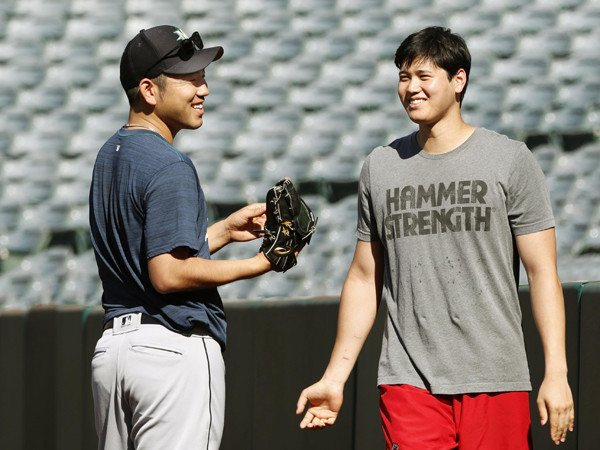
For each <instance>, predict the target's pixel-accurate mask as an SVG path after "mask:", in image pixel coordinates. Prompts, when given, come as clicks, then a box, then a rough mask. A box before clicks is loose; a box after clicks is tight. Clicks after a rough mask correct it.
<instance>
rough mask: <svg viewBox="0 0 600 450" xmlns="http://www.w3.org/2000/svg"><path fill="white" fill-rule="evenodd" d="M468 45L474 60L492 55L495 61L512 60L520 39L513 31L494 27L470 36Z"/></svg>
mask: <svg viewBox="0 0 600 450" xmlns="http://www.w3.org/2000/svg"><path fill="white" fill-rule="evenodd" d="M468 45H469V51H470V52H471V55H472V56H473V60H474V61H477V59H478V58H489V57H490V55H491V56H493V57H494V58H495V60H494V62H497V61H498V60H499V61H508V62H510V61H512V60H511V59H510V58H511V57H512V56H513V55H514V54H515V52H516V50H517V45H518V40H517V37H516V34H515V33H514V32H513V31H505V30H504V29H498V28H492V29H491V30H488V31H487V32H484V33H483V34H478V35H474V36H470V37H469V41H468ZM504 58H508V59H504Z"/></svg>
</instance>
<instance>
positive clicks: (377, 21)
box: [340, 9, 391, 38]
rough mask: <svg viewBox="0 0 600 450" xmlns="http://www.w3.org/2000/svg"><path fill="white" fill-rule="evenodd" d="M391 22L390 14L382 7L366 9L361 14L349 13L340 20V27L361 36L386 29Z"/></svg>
mask: <svg viewBox="0 0 600 450" xmlns="http://www.w3.org/2000/svg"><path fill="white" fill-rule="evenodd" d="M390 22H391V17H390V14H389V13H387V12H386V11H384V10H382V9H366V10H364V11H361V12H360V14H347V15H345V16H344V17H343V18H342V20H341V22H340V29H341V30H342V31H344V32H350V33H353V34H355V35H357V36H360V37H361V38H362V37H364V36H371V35H374V34H377V33H379V32H380V31H381V30H385V29H386V28H388V27H389V24H390Z"/></svg>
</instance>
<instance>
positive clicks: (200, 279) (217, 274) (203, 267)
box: [149, 253, 271, 294]
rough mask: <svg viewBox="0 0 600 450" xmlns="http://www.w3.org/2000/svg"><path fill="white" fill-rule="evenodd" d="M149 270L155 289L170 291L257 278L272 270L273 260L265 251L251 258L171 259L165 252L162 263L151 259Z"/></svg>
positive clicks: (161, 291) (202, 287)
mask: <svg viewBox="0 0 600 450" xmlns="http://www.w3.org/2000/svg"><path fill="white" fill-rule="evenodd" d="M149 270H150V278H151V280H152V284H153V285H154V287H155V289H156V290H157V291H158V292H160V293H163V294H166V293H172V292H180V291H189V290H196V289H206V288H211V287H216V286H221V285H223V284H227V283H230V282H232V281H236V280H242V279H247V278H253V277H256V276H259V275H262V274H264V273H266V272H268V271H269V270H271V263H270V262H269V261H268V260H267V258H265V256H264V255H263V254H262V253H259V254H258V255H256V256H254V257H253V258H249V259H243V260H225V261H221V260H209V259H203V258H196V257H187V258H168V257H167V256H166V255H165V257H164V258H162V259H161V260H160V261H159V262H158V264H156V261H152V260H151V261H150V264H149Z"/></svg>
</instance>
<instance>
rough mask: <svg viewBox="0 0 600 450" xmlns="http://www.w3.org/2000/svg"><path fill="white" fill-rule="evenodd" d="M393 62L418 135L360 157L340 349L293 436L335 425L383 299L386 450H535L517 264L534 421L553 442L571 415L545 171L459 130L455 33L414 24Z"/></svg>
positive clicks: (491, 138) (465, 66) (463, 73)
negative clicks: (523, 281)
mask: <svg viewBox="0 0 600 450" xmlns="http://www.w3.org/2000/svg"><path fill="white" fill-rule="evenodd" d="M395 64H396V66H397V67H398V69H399V85H398V93H399V96H400V100H401V102H402V104H403V106H404V107H405V109H406V111H407V114H408V116H409V118H410V119H411V120H412V121H413V122H415V123H416V124H418V125H419V130H418V131H417V132H415V133H413V134H411V135H409V136H405V137H403V138H400V139H397V140H395V141H394V142H392V143H391V144H389V145H387V146H382V147H378V148H376V149H375V150H374V151H373V152H372V153H371V154H370V155H369V156H368V157H367V158H366V160H365V163H364V166H363V169H362V172H361V176H360V182H359V198H358V202H359V217H358V226H357V233H356V234H357V237H358V242H357V246H356V252H355V256H354V260H353V262H352V265H351V267H350V269H349V272H348V276H347V278H346V281H345V283H344V288H343V290H342V298H341V303H340V315H339V322H338V334H337V338H336V343H335V347H334V349H333V352H332V355H331V360H330V363H329V365H328V367H327V369H326V371H325V373H324V375H323V377H322V379H321V380H320V381H319V382H318V383H316V384H314V385H312V386H310V387H308V388H306V389H305V390H304V391H303V392H302V394H301V396H300V399H299V401H298V408H297V412H298V414H300V413H302V412H303V411H304V409H305V406H306V403H307V402H310V404H311V407H310V408H309V409H308V411H307V412H306V414H305V416H304V419H303V420H302V422H301V427H302V428H305V427H307V428H323V427H325V426H327V425H332V424H333V423H334V421H335V419H336V417H337V414H338V411H339V409H340V407H341V404H342V395H343V388H344V384H345V382H346V380H347V378H348V376H349V374H350V372H351V370H352V368H353V366H354V364H355V362H356V359H357V357H358V354H359V352H360V349H361V348H362V345H363V344H364V341H365V339H366V337H367V335H368V333H369V331H370V329H371V327H372V325H373V322H374V319H375V316H376V312H377V308H378V306H379V302H380V299H381V298H382V296H383V293H385V295H384V296H383V297H385V301H386V306H387V316H386V326H385V332H384V336H383V345H382V352H381V358H380V362H379V376H378V385H379V386H380V390H381V398H380V405H381V415H382V423H383V431H384V434H385V437H386V441H387V446H388V448H390V449H392V448H409V449H410V448H418V449H425V448H454V446H455V445H456V444H458V442H459V441H460V446H461V449H469V448H498V449H501V448H511V449H521V448H523V449H527V448H531V442H530V439H529V438H528V435H529V427H530V418H529V406H528V392H527V391H529V390H530V389H531V384H530V380H529V373H528V369H527V360H526V355H525V348H524V343H523V335H522V330H521V311H520V308H519V302H518V297H517V287H518V279H517V275H516V274H518V270H519V257H520V258H521V261H522V262H523V265H524V267H525V269H526V271H527V275H528V278H529V284H530V289H531V298H532V307H533V311H534V315H535V320H536V323H537V325H538V329H539V332H540V336H541V339H542V342H543V346H544V352H545V358H546V375H545V378H544V381H543V383H542V385H541V387H540V390H539V395H538V405H539V409H540V418H541V421H542V424H544V423H546V422H547V421H548V420H549V421H550V433H551V438H552V439H553V441H554V442H556V443H560V442H561V441H564V440H565V438H566V433H567V430H572V429H573V420H574V413H573V400H572V395H571V391H570V388H569V385H568V382H567V376H566V375H567V366H566V356H565V342H564V341H565V331H564V328H565V319H564V303H563V297H562V290H561V286H560V281H559V279H558V275H557V273H556V244H555V235H554V218H553V215H552V208H551V205H550V199H549V194H548V189H547V187H546V183H545V179H544V176H543V173H542V171H541V170H540V168H539V166H538V165H537V163H536V161H535V159H534V158H533V156H532V154H531V152H530V151H529V149H527V147H526V146H525V145H524V144H523V143H520V142H516V141H513V140H510V139H508V138H507V137H505V136H502V135H499V134H497V133H495V132H492V131H489V130H486V129H483V128H475V127H472V126H470V125H468V124H467V123H465V122H464V120H463V119H462V116H461V110H460V106H461V103H462V99H463V96H464V93H465V90H466V86H467V82H468V75H469V69H470V54H469V51H468V49H467V47H466V44H465V42H464V40H463V39H462V38H461V37H460V36H458V35H455V34H452V33H451V32H450V30H447V29H443V28H439V27H430V28H426V29H424V30H422V31H420V32H418V33H415V34H413V35H411V36H409V37H408V38H407V39H406V40H405V41H404V42H403V43H402V44H401V45H400V47H399V48H398V50H397V52H396V58H395ZM427 443H430V446H427Z"/></svg>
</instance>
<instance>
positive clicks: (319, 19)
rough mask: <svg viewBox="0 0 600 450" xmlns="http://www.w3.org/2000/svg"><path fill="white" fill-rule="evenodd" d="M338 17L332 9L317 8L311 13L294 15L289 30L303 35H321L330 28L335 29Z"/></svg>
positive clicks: (330, 29)
mask: <svg viewBox="0 0 600 450" xmlns="http://www.w3.org/2000/svg"><path fill="white" fill-rule="evenodd" d="M339 21H340V18H339V15H338V14H336V13H335V12H334V11H332V10H328V9H317V10H316V11H314V12H313V13H312V14H300V15H295V16H293V18H292V23H291V25H290V27H291V30H292V31H295V32H297V33H301V34H302V35H304V36H307V37H312V36H323V35H324V34H326V33H329V32H330V31H332V30H336V29H337V27H338V24H339Z"/></svg>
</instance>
